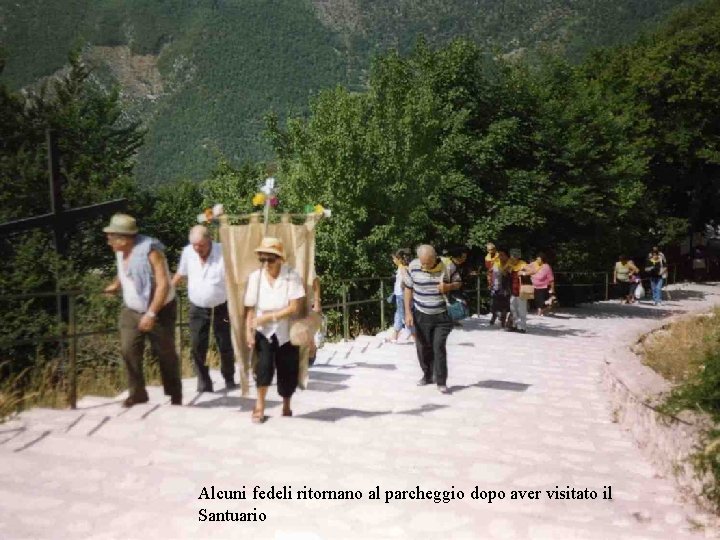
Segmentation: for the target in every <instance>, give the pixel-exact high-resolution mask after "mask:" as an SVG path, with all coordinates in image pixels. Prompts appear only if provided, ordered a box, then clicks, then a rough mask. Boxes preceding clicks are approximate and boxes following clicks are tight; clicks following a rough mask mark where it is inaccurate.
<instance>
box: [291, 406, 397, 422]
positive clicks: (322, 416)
mask: <svg viewBox="0 0 720 540" xmlns="http://www.w3.org/2000/svg"><path fill="white" fill-rule="evenodd" d="M388 414H392V411H362V410H360V409H346V408H343V407H329V408H327V409H319V410H317V411H312V412H309V413H305V414H299V415H297V416H296V418H306V419H309V420H320V421H321V422H337V421H338V420H342V419H343V418H373V417H375V416H384V415H388Z"/></svg>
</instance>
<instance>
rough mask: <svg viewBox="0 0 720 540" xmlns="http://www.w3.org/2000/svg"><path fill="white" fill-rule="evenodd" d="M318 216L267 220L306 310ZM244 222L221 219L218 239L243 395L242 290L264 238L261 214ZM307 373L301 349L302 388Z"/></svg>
mask: <svg viewBox="0 0 720 540" xmlns="http://www.w3.org/2000/svg"><path fill="white" fill-rule="evenodd" d="M319 219H320V216H318V215H317V214H308V216H307V219H306V221H305V223H303V224H301V225H296V224H293V223H292V222H291V221H290V216H289V215H282V216H281V218H280V223H270V224H269V225H268V229H267V234H266V236H270V237H275V238H279V239H280V240H282V243H283V247H284V249H285V257H286V259H285V263H286V264H289V265H290V266H291V267H293V268H294V269H295V270H296V271H297V272H298V273H299V274H300V277H301V278H302V280H303V283H304V284H305V306H306V310H305V311H306V312H309V310H310V308H311V304H312V283H313V280H314V279H315V226H316V224H317V222H318V220H319ZM249 220H250V221H249V223H247V224H245V225H229V224H228V222H227V218H225V217H222V218H221V222H220V241H221V242H222V246H223V258H224V260H225V283H226V286H227V293H228V312H229V313H230V325H231V330H232V342H233V348H234V349H235V358H236V359H238V358H239V359H240V360H241V362H240V386H241V389H242V395H243V396H247V395H248V393H249V390H250V384H249V371H250V368H251V367H252V366H251V365H250V357H251V354H250V353H251V351H250V350H249V349H248V347H247V342H246V340H245V305H244V304H245V303H244V299H245V289H246V287H247V280H248V277H249V276H250V274H251V273H252V272H254V271H255V270H257V269H258V268H260V263H259V262H258V260H257V255H256V254H255V248H257V247H258V246H259V245H260V242H261V241H262V239H263V230H264V227H265V226H264V225H263V223H261V216H260V214H253V215H251V216H250V218H249ZM307 376H308V351H306V350H301V351H300V375H299V380H298V384H299V386H300V388H303V389H304V388H305V383H306V381H307Z"/></svg>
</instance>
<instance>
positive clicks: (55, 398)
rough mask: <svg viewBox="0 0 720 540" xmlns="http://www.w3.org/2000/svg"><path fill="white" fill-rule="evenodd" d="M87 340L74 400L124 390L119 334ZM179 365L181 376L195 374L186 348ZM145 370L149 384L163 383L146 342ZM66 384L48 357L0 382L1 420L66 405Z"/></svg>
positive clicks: (55, 361) (57, 365) (56, 361)
mask: <svg viewBox="0 0 720 540" xmlns="http://www.w3.org/2000/svg"><path fill="white" fill-rule="evenodd" d="M87 340H88V343H86V346H85V347H83V349H84V350H80V351H78V369H77V399H78V400H80V399H82V398H83V397H84V396H102V397H113V396H116V395H118V394H119V393H121V392H122V391H123V390H125V389H127V378H126V374H125V367H124V365H123V363H122V360H121V359H120V353H119V351H118V350H117V349H118V348H119V343H118V336H117V335H107V336H92V337H90V338H87ZM178 352H179V351H178ZM90 355H92V357H89V356H90ZM0 367H1V366H0ZM180 368H181V376H182V377H183V378H185V377H193V376H194V371H193V366H192V360H191V359H190V352H189V349H188V348H187V347H185V348H184V349H183V355H182V357H181V358H180ZM144 373H145V382H146V384H147V385H148V386H155V385H160V384H162V382H161V381H162V380H161V378H160V367H159V365H158V363H157V361H156V360H155V359H154V358H153V357H152V352H151V351H150V347H149V345H148V346H146V350H145V361H144ZM68 384H69V376H68V373H67V372H65V371H63V369H62V367H61V363H60V361H59V359H50V360H48V361H46V362H44V363H42V365H36V366H34V367H31V368H27V369H25V370H23V371H21V372H19V373H15V374H13V375H12V376H10V377H8V378H6V379H4V380H2V381H0V422H3V421H5V420H7V419H8V418H10V417H11V416H13V415H14V414H16V413H19V412H20V411H22V410H25V409H28V408H31V407H51V408H65V407H67V406H68Z"/></svg>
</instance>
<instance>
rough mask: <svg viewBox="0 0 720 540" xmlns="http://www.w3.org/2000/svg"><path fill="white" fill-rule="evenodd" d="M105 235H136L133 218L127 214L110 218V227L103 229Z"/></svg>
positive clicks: (135, 225) (136, 228) (136, 230)
mask: <svg viewBox="0 0 720 540" xmlns="http://www.w3.org/2000/svg"><path fill="white" fill-rule="evenodd" d="M103 232H105V233H112V234H128V235H132V234H137V233H138V227H137V222H136V221H135V218H134V217H132V216H128V215H127V214H115V215H114V216H113V217H111V218H110V225H108V226H107V227H105V228H104V229H103Z"/></svg>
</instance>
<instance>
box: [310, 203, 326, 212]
mask: <svg viewBox="0 0 720 540" xmlns="http://www.w3.org/2000/svg"><path fill="white" fill-rule="evenodd" d="M313 212H315V213H316V214H324V213H325V208H323V205H322V204H316V205H315V206H314V207H313Z"/></svg>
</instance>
